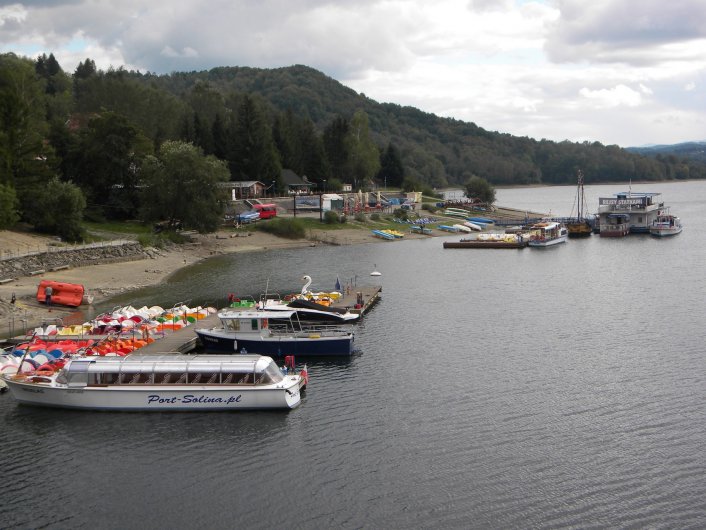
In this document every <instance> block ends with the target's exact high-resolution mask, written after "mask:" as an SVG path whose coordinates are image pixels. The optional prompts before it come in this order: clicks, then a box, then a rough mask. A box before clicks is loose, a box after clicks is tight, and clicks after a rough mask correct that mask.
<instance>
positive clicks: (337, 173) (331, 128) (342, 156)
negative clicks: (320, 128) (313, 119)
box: [323, 116, 353, 184]
mask: <svg viewBox="0 0 706 530" xmlns="http://www.w3.org/2000/svg"><path fill="white" fill-rule="evenodd" d="M349 130H350V124H349V123H348V120H346V119H345V118H344V117H343V116H336V118H335V119H334V120H333V121H332V122H331V123H330V124H328V125H327V126H326V128H325V129H324V135H323V143H324V151H325V153H326V159H327V160H328V163H329V166H330V170H331V177H332V178H336V179H339V180H341V181H342V182H345V183H349V184H352V183H353V180H352V178H349V177H350V176H349V175H346V165H347V163H348V158H349V152H350V150H349V145H348V143H347V142H346V138H347V137H348V132H349Z"/></svg>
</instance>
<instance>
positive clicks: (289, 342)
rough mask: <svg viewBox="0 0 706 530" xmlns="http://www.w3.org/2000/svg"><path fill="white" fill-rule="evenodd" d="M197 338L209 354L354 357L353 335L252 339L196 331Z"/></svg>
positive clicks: (228, 333)
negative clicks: (244, 353)
mask: <svg viewBox="0 0 706 530" xmlns="http://www.w3.org/2000/svg"><path fill="white" fill-rule="evenodd" d="M196 334H197V335H198V337H199V340H200V341H201V344H202V345H203V347H204V349H205V350H206V352H208V353H241V352H242V351H243V350H245V351H246V352H247V353H256V354H260V355H268V356H270V357H275V358H278V357H279V358H281V357H284V356H286V355H295V356H297V357H301V356H309V357H349V356H350V355H352V354H353V334H352V333H345V334H342V335H337V336H333V337H327V336H324V335H319V334H317V333H316V332H312V333H304V334H295V335H294V336H290V335H285V336H276V335H275V336H271V337H262V336H253V335H252V334H239V333H237V332H235V333H234V332H227V331H224V330H223V329H222V328H214V329H197V330H196Z"/></svg>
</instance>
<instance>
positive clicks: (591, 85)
mask: <svg viewBox="0 0 706 530" xmlns="http://www.w3.org/2000/svg"><path fill="white" fill-rule="evenodd" d="M0 52H14V53H16V54H18V55H23V56H27V57H36V56H37V55H39V54H41V53H50V52H51V53H53V54H54V55H55V57H56V58H57V60H58V61H59V63H60V64H61V66H62V67H63V68H64V70H66V71H67V72H73V71H74V70H75V68H76V65H77V64H78V62H79V61H81V60H83V59H85V58H86V57H90V58H92V59H93V60H94V61H95V62H96V64H97V66H98V67H99V68H102V69H107V68H108V67H109V66H111V65H112V66H114V67H119V66H125V67H126V68H128V69H135V70H140V71H143V72H146V71H150V72H155V73H170V72H173V71H191V70H205V69H210V68H212V67H215V66H252V67H260V68H276V67H282V66H290V65H293V64H305V65H307V66H311V67H313V68H316V69H317V70H320V71H322V72H323V73H324V74H326V75H328V76H330V77H333V78H334V79H336V80H338V81H340V82H341V83H343V84H344V85H346V86H349V87H350V88H352V89H354V90H356V91H357V92H363V93H365V94H366V96H368V97H369V98H372V99H374V100H376V101H379V102H392V103H398V104H400V105H411V106H414V107H417V108H419V109H422V110H424V111H427V112H432V113H434V114H437V115H439V116H447V117H453V118H456V119H459V120H463V121H472V122H474V123H476V124H477V125H479V126H481V127H483V128H485V129H489V130H494V131H500V132H503V133H509V134H512V135H517V136H529V137H532V138H536V139H541V138H547V139H549V140H556V141H562V140H570V141H599V142H601V143H603V144H618V145H620V146H623V147H627V146H636V145H645V144H671V143H677V142H682V141H689V140H697V141H706V96H705V94H706V91H705V88H706V1H704V0H668V1H664V0H639V1H634V0H590V1H587V0H355V1H354V0H338V1H335V0H210V1H196V0H150V1H149V2H147V1H138V0H119V1H115V0H57V1H52V0H27V1H24V2H15V3H13V2H6V1H5V0H0Z"/></svg>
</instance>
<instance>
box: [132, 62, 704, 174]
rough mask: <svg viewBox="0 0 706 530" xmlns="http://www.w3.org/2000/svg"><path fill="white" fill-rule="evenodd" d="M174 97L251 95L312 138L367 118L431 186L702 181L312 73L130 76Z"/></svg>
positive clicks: (649, 161)
mask: <svg viewBox="0 0 706 530" xmlns="http://www.w3.org/2000/svg"><path fill="white" fill-rule="evenodd" d="M137 77H138V78H141V79H142V80H144V81H149V82H150V83H153V86H158V87H160V88H161V89H163V90H165V91H168V92H170V93H172V94H174V95H175V96H177V97H179V98H188V97H189V94H191V93H193V90H194V89H195V87H197V86H198V85H199V84H200V83H208V84H209V85H210V86H211V87H213V88H215V89H217V90H218V91H219V92H221V93H223V94H228V93H230V92H233V91H235V92H244V93H251V94H258V95H260V96H262V97H263V98H264V99H265V100H267V101H268V102H269V103H270V104H271V105H272V106H273V108H275V109H276V110H278V111H280V112H285V111H287V110H290V111H292V112H293V113H294V114H295V115H297V116H299V117H302V118H306V119H310V120H311V121H312V122H313V123H314V124H315V126H316V128H317V129H318V130H319V131H322V130H323V129H324V128H325V127H326V126H328V125H330V124H331V123H332V121H333V120H334V119H335V118H336V117H337V116H343V117H345V118H348V119H350V117H351V116H352V115H353V113H354V112H355V111H356V110H360V109H362V110H363V111H365V113H366V114H367V115H368V118H369V124H370V131H371V134H372V136H373V138H374V140H375V142H376V143H377V144H378V146H379V147H380V148H381V149H382V148H384V147H386V146H387V145H388V144H389V143H392V144H393V145H394V146H396V147H397V148H398V149H399V152H400V154H401V159H402V162H403V164H404V166H405V169H406V171H407V173H408V174H409V175H410V176H413V177H416V178H417V179H419V180H420V181H422V182H424V183H426V184H429V185H431V186H436V187H442V186H444V185H447V184H461V183H463V182H465V181H466V180H467V179H468V178H469V177H470V176H471V175H478V176H481V177H484V178H486V179H487V180H489V181H490V182H491V183H493V184H502V185H507V184H532V183H547V184H548V183H573V182H575V179H576V171H577V169H579V168H580V169H582V171H583V173H584V175H585V179H586V182H589V183H591V182H608V181H621V180H625V181H627V180H629V179H633V180H664V179H687V178H706V164H704V161H703V160H702V161H698V160H694V159H692V158H688V157H678V156H677V157H670V158H669V159H667V158H663V159H655V158H653V157H644V156H641V154H639V153H630V152H628V151H627V150H624V149H622V148H620V147H618V146H605V145H602V144H601V143H599V142H592V143H591V142H583V143H574V142H568V141H565V142H553V141H548V140H541V141H537V140H534V139H530V138H527V137H516V136H512V135H509V134H502V133H499V132H493V131H488V130H485V129H483V128H482V127H479V126H478V125H476V124H475V123H469V122H463V121H459V120H455V119H450V118H440V117H438V116H436V115H434V114H429V113H425V112H422V111H420V110H418V109H416V108H413V107H403V106H400V105H395V104H390V103H378V102H376V101H374V100H372V99H370V98H367V97H366V96H365V95H364V94H358V93H356V92H355V91H353V90H352V89H350V88H348V87H346V86H344V85H342V84H341V83H339V82H338V81H336V80H334V79H332V78H330V77H327V76H326V75H324V74H323V73H321V72H319V71H317V70H314V69H312V68H309V67H306V66H301V65H296V66H291V67H287V68H277V69H258V68H245V67H221V68H214V69H212V70H209V71H202V72H190V73H174V74H171V75H165V76H153V75H147V76H142V75H139V74H138V75H137Z"/></svg>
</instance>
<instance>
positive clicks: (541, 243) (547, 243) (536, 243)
mask: <svg viewBox="0 0 706 530" xmlns="http://www.w3.org/2000/svg"><path fill="white" fill-rule="evenodd" d="M566 239H567V236H561V237H555V238H553V239H541V240H532V241H530V242H529V243H528V244H529V246H530V247H535V248H542V247H551V246H554V245H559V244H561V243H566Z"/></svg>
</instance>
